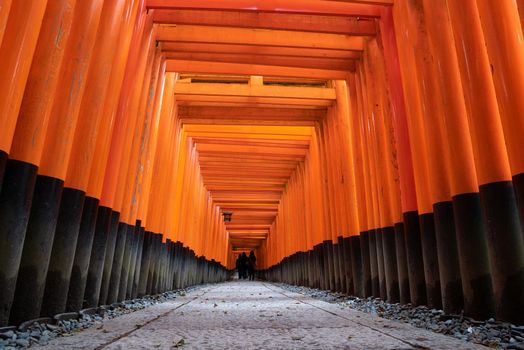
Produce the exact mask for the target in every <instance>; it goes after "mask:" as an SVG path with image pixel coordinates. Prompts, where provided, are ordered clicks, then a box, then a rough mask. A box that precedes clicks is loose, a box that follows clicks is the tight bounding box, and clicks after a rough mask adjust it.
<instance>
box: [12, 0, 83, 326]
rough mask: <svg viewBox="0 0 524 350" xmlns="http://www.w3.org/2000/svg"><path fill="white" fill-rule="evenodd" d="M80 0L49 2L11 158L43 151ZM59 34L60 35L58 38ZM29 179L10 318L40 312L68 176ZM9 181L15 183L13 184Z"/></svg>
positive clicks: (33, 159)
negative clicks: (27, 212)
mask: <svg viewBox="0 0 524 350" xmlns="http://www.w3.org/2000/svg"><path fill="white" fill-rule="evenodd" d="M75 3H76V1H71V0H67V1H54V2H50V3H49V4H48V6H47V9H46V12H45V16H44V19H43V22H42V28H41V31H40V35H39V38H38V44H37V47H36V50H35V54H34V59H33V64H32V66H31V70H30V73H29V77H28V80H27V84H26V87H25V91H24V97H23V99H22V104H21V107H20V113H19V116H18V121H17V125H16V130H15V134H14V138H13V143H12V146H11V152H10V155H9V156H10V160H9V162H20V163H19V164H26V165H31V166H35V170H36V167H37V166H38V165H39V164H40V159H41V157H42V153H43V151H44V141H45V136H46V133H47V126H48V124H49V120H50V118H53V117H54V116H52V115H51V109H52V107H53V97H54V93H55V91H56V87H57V84H58V81H59V74H58V73H59V70H60V66H61V63H62V58H63V56H64V49H65V46H66V43H67V39H68V37H69V32H70V29H71V24H72V20H73V10H74V7H75ZM57 37H58V38H59V39H60V40H58V41H57ZM26 180H27V181H29V182H31V183H35V188H34V192H33V191H32V192H31V193H30V196H29V197H28V200H30V201H31V213H30V216H29V222H28V226H27V231H26V237H25V240H24V249H23V253H22V258H21V261H20V271H19V273H18V278H17V283H16V292H15V299H14V302H13V308H12V310H11V316H10V322H11V323H12V324H18V323H20V322H21V321H24V320H27V319H31V318H36V317H38V316H39V315H40V307H41V305H42V297H43V293H44V287H45V278H46V274H47V267H48V263H49V255H50V253H51V247H52V244H53V237H54V233H55V228H56V219H57V215H58V207H59V202H60V197H61V194H62V185H63V181H61V180H59V179H55V178H52V177H47V176H37V174H36V172H34V174H33V175H32V177H31V178H27V179H26ZM7 186H10V185H9V184H8V185H7Z"/></svg>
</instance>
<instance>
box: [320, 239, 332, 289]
mask: <svg viewBox="0 0 524 350" xmlns="http://www.w3.org/2000/svg"><path fill="white" fill-rule="evenodd" d="M323 251H324V272H325V273H326V275H327V278H328V280H327V286H326V287H327V289H328V290H331V291H334V290H335V271H334V264H333V242H332V241H331V240H325V241H324V242H323Z"/></svg>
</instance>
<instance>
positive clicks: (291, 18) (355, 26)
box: [153, 10, 376, 35]
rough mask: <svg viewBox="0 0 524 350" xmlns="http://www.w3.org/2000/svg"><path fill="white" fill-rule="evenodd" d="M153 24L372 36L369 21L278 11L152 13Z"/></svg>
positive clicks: (373, 29)
mask: <svg viewBox="0 0 524 350" xmlns="http://www.w3.org/2000/svg"><path fill="white" fill-rule="evenodd" d="M153 21H154V22H156V23H162V24H186V25H201V26H218V27H239V28H259V29H278V30H291V31H303V32H317V33H331V34H348V35H375V34H376V24H375V21H374V20H373V19H370V18H359V17H355V16H353V17H346V16H316V15H304V14H293V13H278V12H246V11H206V10H184V11H179V10H156V11H155V12H154V13H153Z"/></svg>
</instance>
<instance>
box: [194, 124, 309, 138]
mask: <svg viewBox="0 0 524 350" xmlns="http://www.w3.org/2000/svg"><path fill="white" fill-rule="evenodd" d="M184 131H185V132H202V131H204V132H209V133H211V132H213V133H218V134H221V133H239V134H240V133H242V134H259V135H265V134H272V135H290V136H293V135H295V136H311V135H312V132H313V131H312V129H311V128H310V127H301V126H290V127H273V126H256V127H253V126H247V125H246V126H229V125H227V126H226V125H224V126H213V127H206V126H201V125H186V126H184Z"/></svg>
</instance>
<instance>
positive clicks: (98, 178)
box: [86, 0, 140, 304]
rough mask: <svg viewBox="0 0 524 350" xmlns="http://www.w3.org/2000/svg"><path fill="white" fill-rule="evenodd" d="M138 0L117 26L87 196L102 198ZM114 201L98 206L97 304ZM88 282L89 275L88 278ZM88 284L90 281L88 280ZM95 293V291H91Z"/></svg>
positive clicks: (108, 257) (114, 226)
mask: <svg viewBox="0 0 524 350" xmlns="http://www.w3.org/2000/svg"><path fill="white" fill-rule="evenodd" d="M139 5H140V1H138V0H132V1H128V2H127V4H126V7H125V8H124V10H123V18H122V26H121V28H120V32H119V36H118V39H117V47H116V53H115V56H114V59H113V63H112V67H111V73H110V74H111V79H110V80H109V85H108V87H107V94H106V97H105V101H104V107H103V111H102V115H103V118H102V121H101V123H100V125H99V128H98V134H97V139H96V140H97V142H96V148H95V155H96V156H95V158H94V159H93V162H92V165H91V169H90V174H89V183H88V187H87V193H86V194H87V196H89V197H93V198H101V197H102V186H103V183H104V178H105V176H106V165H107V159H108V157H109V148H110V145H111V136H112V135H113V129H114V127H115V123H116V121H115V119H116V112H117V107H118V98H119V96H120V91H121V89H122V83H123V79H124V73H125V68H126V62H127V59H128V54H129V51H130V48H131V45H132V43H131V39H132V37H133V28H134V26H135V22H136V19H137V16H138V13H139V10H140V9H139ZM112 204H113V203H107V202H105V203H100V206H101V207H107V208H111V209H112V214H111V224H110V228H109V234H108V235H109V236H108V237H107V242H106V251H105V257H104V267H103V274H102V281H101V285H100V293H99V296H96V297H98V298H99V299H98V301H99V303H100V304H105V301H106V298H107V293H108V288H109V279H110V277H111V269H112V266H113V259H114V255H115V244H116V239H117V234H118V228H119V226H120V225H119V221H120V213H119V212H118V211H115V210H114V208H113V207H112ZM88 281H89V277H88ZM88 285H89V282H88ZM93 295H94V294H93ZM96 297H93V299H91V300H90V299H87V300H88V301H90V302H93V303H94V301H95V298H96Z"/></svg>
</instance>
